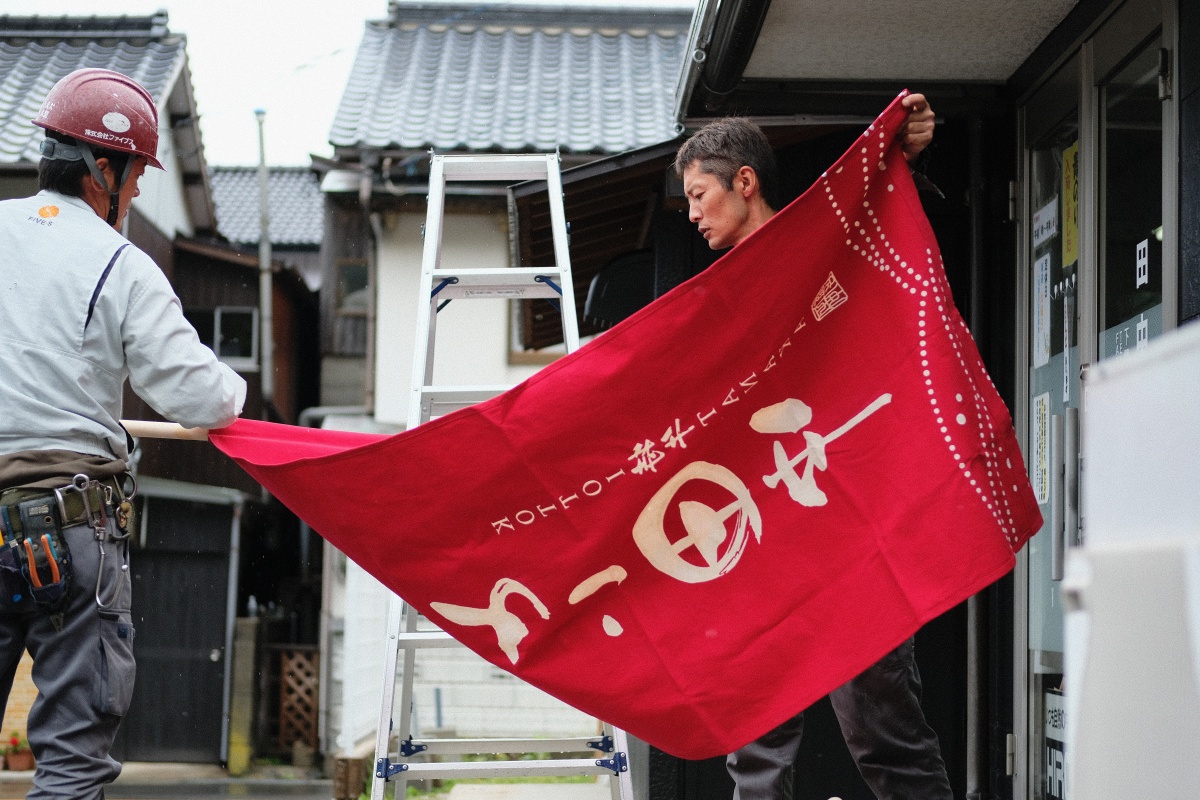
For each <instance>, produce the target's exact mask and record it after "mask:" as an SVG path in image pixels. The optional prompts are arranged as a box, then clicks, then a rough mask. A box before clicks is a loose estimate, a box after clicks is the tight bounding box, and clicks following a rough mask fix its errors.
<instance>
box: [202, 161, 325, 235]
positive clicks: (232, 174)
mask: <svg viewBox="0 0 1200 800" xmlns="http://www.w3.org/2000/svg"><path fill="white" fill-rule="evenodd" d="M212 185H213V196H214V198H215V199H216V202H217V230H218V232H220V233H221V235H223V236H224V237H225V238H226V239H228V240H229V241H231V242H235V243H237V244H257V243H258V240H259V232H260V228H259V226H260V224H261V223H260V221H259V213H260V212H259V207H258V198H259V187H258V169H257V168H256V167H214V168H213V172H212ZM324 203H325V198H324V195H322V194H321V187H320V181H319V180H318V178H317V175H316V173H315V172H313V171H312V170H310V169H308V168H307V167H271V168H270V169H269V170H268V173H267V214H268V216H269V220H270V228H271V244H273V245H278V246H280V247H288V246H293V247H294V246H316V245H319V244H320V243H321V238H322V235H323V232H324V226H325V205H324Z"/></svg>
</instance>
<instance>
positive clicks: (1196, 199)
mask: <svg viewBox="0 0 1200 800" xmlns="http://www.w3.org/2000/svg"><path fill="white" fill-rule="evenodd" d="M1175 91H1176V93H1177V96H1178V98H1179V117H1180V137H1179V138H1180V141H1179V288H1180V298H1179V300H1180V302H1179V321H1180V322H1181V323H1182V322H1185V321H1187V320H1190V319H1194V318H1195V317H1197V316H1200V4H1198V3H1195V2H1192V0H1181V2H1180V3H1179V75H1178V80H1177V81H1176V86H1175Z"/></svg>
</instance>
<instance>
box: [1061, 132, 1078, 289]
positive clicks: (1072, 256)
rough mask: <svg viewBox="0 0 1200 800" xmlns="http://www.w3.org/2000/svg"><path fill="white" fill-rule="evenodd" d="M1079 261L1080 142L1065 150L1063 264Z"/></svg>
mask: <svg viewBox="0 0 1200 800" xmlns="http://www.w3.org/2000/svg"><path fill="white" fill-rule="evenodd" d="M1078 260H1079V142H1075V143H1074V144H1073V145H1071V146H1070V147H1068V148H1067V149H1066V150H1063V193H1062V263H1063V269H1066V268H1067V267H1069V266H1071V265H1072V264H1074V263H1075V262H1076V261H1078Z"/></svg>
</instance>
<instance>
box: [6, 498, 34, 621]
mask: <svg viewBox="0 0 1200 800" xmlns="http://www.w3.org/2000/svg"><path fill="white" fill-rule="evenodd" d="M9 510H10V507H8V506H0V525H2V526H3V531H4V543H3V544H2V545H0V608H4V607H5V606H11V605H15V604H17V603H20V602H21V601H22V600H25V599H26V598H28V597H29V596H30V595H29V582H28V581H26V580H25V575H24V574H23V573H22V571H21V562H20V561H19V560H18V559H17V543H16V541H15V540H14V538H13V536H12V535H11V533H10V532H11V531H12V525H11V524H10V523H9V521H8V514H9ZM11 510H12V511H13V513H15V512H16V509H15V508H13V509H11Z"/></svg>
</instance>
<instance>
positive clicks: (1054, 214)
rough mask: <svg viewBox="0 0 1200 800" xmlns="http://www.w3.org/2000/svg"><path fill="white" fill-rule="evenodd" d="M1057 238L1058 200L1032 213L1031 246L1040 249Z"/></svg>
mask: <svg viewBox="0 0 1200 800" xmlns="http://www.w3.org/2000/svg"><path fill="white" fill-rule="evenodd" d="M1055 236H1058V198H1057V197H1055V198H1053V199H1052V200H1051V201H1050V202H1049V203H1046V205H1044V206H1042V207H1041V208H1039V209H1038V210H1037V211H1035V212H1033V246H1034V247H1041V246H1042V245H1044V244H1045V243H1046V242H1048V241H1050V240H1051V239H1053V238H1054V237H1055Z"/></svg>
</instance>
